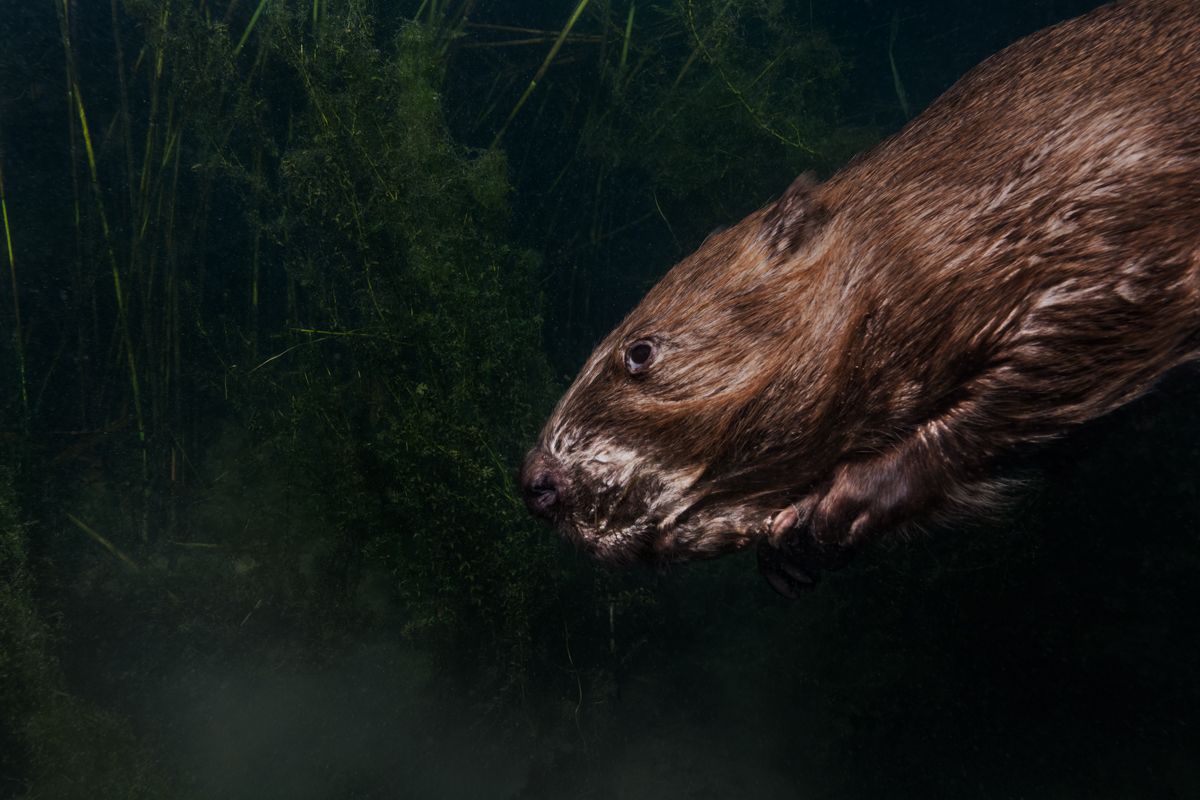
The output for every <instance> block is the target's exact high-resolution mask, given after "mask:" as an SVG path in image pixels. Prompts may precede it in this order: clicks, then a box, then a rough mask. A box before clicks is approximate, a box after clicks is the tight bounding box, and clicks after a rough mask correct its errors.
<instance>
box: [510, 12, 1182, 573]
mask: <svg viewBox="0 0 1200 800" xmlns="http://www.w3.org/2000/svg"><path fill="white" fill-rule="evenodd" d="M639 340H648V341H651V342H653V343H654V346H655V347H656V354H655V356H654V361H653V363H652V364H651V365H650V367H649V369H647V370H646V372H645V374H639V375H630V374H629V372H628V370H627V369H626V366H625V361H624V359H625V353H626V351H627V348H628V347H629V346H630V345H631V343H633V342H636V341H639ZM1198 352H1200V2H1196V1H1195V0H1133V1H1132V2H1125V3H1117V4H1114V5H1109V6H1105V7H1102V8H1100V9H1098V10H1096V11H1094V12H1092V13H1091V14H1088V15H1086V16H1084V17H1081V18H1078V19H1075V20H1072V21H1069V22H1066V23H1063V24H1061V25H1058V26H1056V27H1053V28H1049V29H1047V30H1044V31H1041V32H1039V33H1037V34H1034V35H1033V36H1030V37H1028V38H1026V39H1024V40H1022V41H1020V42H1018V43H1017V44H1015V45H1013V46H1012V47H1010V48H1008V49H1007V50H1005V51H1003V52H1001V53H999V54H998V55H996V56H993V57H992V58H990V59H988V60H987V61H985V62H984V63H983V64H981V65H980V66H978V67H977V68H975V69H974V70H972V71H971V72H970V73H969V74H968V75H966V76H965V77H964V78H962V79H961V80H960V81H959V82H958V83H957V84H955V86H953V87H952V88H951V89H950V90H949V91H948V92H946V94H945V95H943V96H942V97H941V98H939V99H938V100H937V101H936V102H935V103H934V104H933V105H932V106H930V108H929V109H928V110H926V111H925V112H924V113H923V114H921V115H920V116H919V117H917V118H916V119H915V120H913V122H912V123H910V124H909V125H908V126H907V127H906V128H905V129H904V130H902V131H901V132H900V133H899V134H897V135H896V136H894V137H893V138H891V139H889V140H888V141H886V142H884V143H883V144H881V145H880V146H878V147H877V148H875V149H874V150H873V151H872V152H871V153H869V154H868V155H866V156H865V157H862V158H860V159H859V160H857V161H856V162H854V163H852V164H851V165H849V166H848V167H846V168H845V169H844V170H842V171H841V172H839V173H838V174H836V175H835V176H833V178H831V179H830V180H829V181H827V182H826V183H824V184H822V185H817V184H816V183H815V182H814V181H813V180H812V179H811V178H808V177H802V178H800V179H798V180H797V182H796V183H795V184H794V185H793V186H792V188H791V189H789V190H788V191H787V193H785V194H784V196H783V197H782V198H781V199H780V200H779V201H777V202H776V203H775V204H773V205H771V206H768V207H767V208H765V209H763V210H761V211H759V212H757V213H755V214H752V215H751V216H749V217H748V218H746V219H745V220H743V221H742V222H741V223H739V224H738V225H736V226H734V227H733V228H730V229H728V230H726V231H724V232H722V233H720V234H717V235H714V236H712V237H710V239H709V240H708V241H706V242H705V243H704V245H702V246H701V248H700V249H699V250H698V251H697V252H696V253H694V254H693V255H692V256H690V257H688V258H687V259H685V260H684V261H683V262H681V263H680V264H678V265H677V266H676V267H675V268H673V269H672V270H671V271H670V272H669V273H668V274H667V275H666V276H665V277H664V278H663V280H662V281H661V282H660V283H659V284H658V285H657V286H655V287H654V288H653V289H652V290H651V291H650V293H649V294H648V295H647V296H646V298H645V299H644V300H643V301H642V303H641V304H640V305H639V306H638V307H637V308H636V309H635V310H634V311H633V312H632V313H631V314H630V315H629V316H628V317H627V318H626V319H625V321H624V322H622V323H621V324H620V325H619V326H618V327H617V328H616V330H614V331H613V332H612V333H611V334H610V335H609V336H608V337H607V338H606V339H605V340H604V341H603V342H602V343H601V344H600V346H599V347H598V348H597V349H596V351H595V353H593V355H592V357H591V358H590V359H589V361H588V363H587V364H586V365H585V366H584V368H583V370H582V371H581V373H580V375H579V377H578V378H577V379H576V381H575V383H574V385H573V386H572V387H571V389H570V390H569V391H568V392H567V394H566V395H565V396H564V398H563V399H562V401H561V402H560V404H559V406H558V408H557V409H556V410H555V412H554V415H553V416H552V418H551V420H550V421H549V422H548V423H547V426H546V429H545V431H544V432H543V435H542V438H541V440H540V441H539V445H538V447H537V448H536V449H535V451H534V452H533V453H531V455H530V458H529V459H528V460H527V466H526V468H525V470H524V473H523V477H524V479H525V483H526V485H527V487H528V486H529V485H530V482H531V481H533V480H534V479H535V478H536V477H537V476H539V475H540V476H543V477H545V480H546V481H549V482H550V484H552V485H553V487H554V489H555V490H556V493H555V494H554V495H553V496H551V499H553V500H555V501H556V502H554V503H553V508H552V509H551V510H550V511H549V512H548V515H549V516H552V517H553V518H554V519H555V520H556V521H557V522H558V524H559V525H560V527H561V528H562V529H563V530H564V531H565V532H566V533H567V534H568V535H570V536H572V537H573V538H575V539H576V540H577V541H578V542H580V543H581V544H583V545H584V546H585V547H587V548H588V549H589V550H591V551H592V552H594V553H596V554H597V555H598V556H600V557H602V558H607V559H610V560H632V559H646V558H652V559H653V558H686V557H697V556H708V555H715V554H719V553H721V552H727V551H730V550H734V549H738V548H740V547H744V546H746V545H748V544H750V543H751V542H754V541H763V540H767V541H768V542H769V545H768V546H779V547H783V546H785V545H786V544H787V543H788V542H789V541H793V540H799V541H811V540H813V539H815V540H816V541H823V542H834V543H838V544H845V543H850V542H853V541H856V540H859V539H861V538H862V537H865V536H868V535H871V534H873V533H876V532H884V531H887V530H892V529H896V528H898V527H901V526H904V525H906V524H908V523H911V522H914V521H920V520H921V519H923V518H927V517H929V516H931V515H938V514H947V513H951V512H953V511H955V510H956V509H960V508H961V507H964V506H985V505H987V504H988V503H989V502H990V501H991V500H992V498H993V495H994V493H992V492H990V491H988V489H987V487H988V485H989V468H990V467H991V465H992V464H993V463H994V461H995V459H996V457H997V456H999V455H1001V454H1003V453H1005V452H1006V451H1008V450H1010V449H1011V448H1013V447H1014V446H1017V445H1020V444H1023V443H1029V442H1037V441H1041V440H1045V439H1048V438H1050V437H1053V436H1056V435H1059V434H1061V433H1062V432H1064V431H1066V430H1068V429H1069V428H1071V427H1072V426H1075V425H1077V424H1079V423H1082V422H1085V421H1087V420H1089V419H1092V418H1095V417H1097V416H1099V415H1102V414H1105V413H1107V412H1109V411H1111V410H1113V409H1114V408H1116V407H1118V406H1120V405H1122V404H1123V403H1126V402H1128V401H1129V400H1131V399H1133V398H1135V397H1137V396H1138V395H1139V394H1141V393H1143V392H1144V391H1146V389H1147V388H1148V387H1150V386H1151V385H1152V384H1153V383H1154V381H1155V380H1156V379H1157V378H1159V377H1160V376H1161V375H1162V374H1163V373H1164V372H1166V371H1167V370H1169V369H1171V368H1172V367H1174V366H1176V365H1178V364H1180V363H1181V362H1184V361H1186V360H1189V359H1192V358H1195V357H1196V356H1197V354H1198ZM550 484H547V485H550ZM547 505H549V503H547ZM784 510H786V511H787V513H786V514H782V513H781V512H782V511H784ZM773 519H774V520H775V524H772V520H773ZM792 574H793V576H795V574H796V573H794V572H793V573H792Z"/></svg>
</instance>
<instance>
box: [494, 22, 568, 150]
mask: <svg viewBox="0 0 1200 800" xmlns="http://www.w3.org/2000/svg"><path fill="white" fill-rule="evenodd" d="M587 5H588V0H579V4H578V5H576V6H575V10H574V11H573V12H572V13H571V18H570V19H568V20H567V24H566V26H564V27H563V29H562V30H561V31H559V34H558V38H557V39H556V40H555V41H554V46H553V47H551V48H550V52H549V53H547V54H546V59H545V60H544V61H543V62H542V65H541V66H540V67H538V71H537V72H536V73H535V74H534V76H533V80H531V81H530V82H529V86H527V87H526V88H525V92H524V93H523V94H522V95H521V99H520V100H518V101H517V104H516V105H515V106H513V110H512V111H511V112H510V113H509V115H508V119H506V120H504V124H503V125H501V126H500V130H498V131H496V138H494V139H492V144H491V148H490V149H495V147H496V145H498V144H500V139H501V137H503V136H504V132H505V131H506V130H508V126H509V123H511V122H512V121H513V119H514V118H515V117H516V116H517V113H518V112H519V111H520V110H521V107H522V106H524V105H525V101H526V100H528V99H529V96H530V95H531V94H533V90H534V89H536V88H537V85H538V81H540V80H541V79H542V77H543V76H544V75H545V74H546V71H547V70H548V69H550V65H551V64H552V63H554V58H555V56H557V55H558V51H559V50H561V49H562V46H563V42H565V41H566V40H567V37H568V36H569V35H570V34H571V29H572V28H574V27H575V23H576V22H578V21H579V18H580V17H581V16H582V15H583V11H584V9H585V8H587Z"/></svg>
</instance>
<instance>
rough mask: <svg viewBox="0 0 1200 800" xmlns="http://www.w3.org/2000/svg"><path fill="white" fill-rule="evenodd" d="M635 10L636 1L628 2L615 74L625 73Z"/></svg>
mask: <svg viewBox="0 0 1200 800" xmlns="http://www.w3.org/2000/svg"><path fill="white" fill-rule="evenodd" d="M635 11H637V3H630V4H629V16H627V17H626V18H625V41H624V42H623V43H622V44H621V62H620V63H619V64H617V76H618V77H620V76H621V75H623V74H624V73H625V62H626V61H627V60H628V59H629V39H630V37H631V35H632V34H633V14H634V12H635Z"/></svg>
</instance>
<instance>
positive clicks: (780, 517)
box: [758, 505, 853, 600]
mask: <svg viewBox="0 0 1200 800" xmlns="http://www.w3.org/2000/svg"><path fill="white" fill-rule="evenodd" d="M807 518H808V515H807V514H805V513H804V509H803V508H802V507H799V506H796V505H790V506H788V507H787V508H785V509H783V510H782V511H780V512H779V513H777V514H776V515H775V516H774V517H772V518H771V521H770V523H769V524H768V526H767V536H766V538H764V539H762V540H761V541H760V542H759V543H758V571H759V573H761V574H762V576H763V578H764V579H766V581H767V583H768V584H770V586H771V588H772V589H774V590H775V591H776V592H778V593H779V594H781V595H783V596H784V597H786V598H788V599H790V600H795V599H796V598H797V597H799V596H800V593H801V592H804V591H808V590H810V589H812V588H813V587H814V586H816V585H817V582H818V581H819V580H820V577H821V572H822V571H824V570H835V569H839V568H840V567H843V566H845V565H846V563H847V562H849V561H850V558H851V557H852V556H853V549H852V548H851V547H849V546H847V545H830V544H824V543H822V542H820V541H818V540H817V539H815V538H814V537H813V536H812V535H811V534H810V532H809V531H799V530H797V529H798V528H800V527H802V526H804V523H805V521H806V520H807Z"/></svg>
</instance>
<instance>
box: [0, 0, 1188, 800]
mask: <svg viewBox="0 0 1200 800" xmlns="http://www.w3.org/2000/svg"><path fill="white" fill-rule="evenodd" d="M1095 5H1096V3H1094V2H1085V1H1084V0H1078V1H1077V0H1058V1H1057V2H1056V1H1055V0H1021V2H1012V3H1008V4H999V3H982V2H962V3H960V2H940V1H939V0H911V1H901V0H875V1H874V2H872V1H870V0H851V1H850V2H832V0H824V1H821V0H809V1H806V2H791V0H748V1H747V2H736V1H735V2H725V0H673V1H667V2H661V3H649V2H630V0H591V2H586V1H585V2H582V3H579V4H578V5H576V4H575V3H574V2H566V3H544V2H539V3H535V2H529V1H526V2H520V1H518V0H507V1H506V2H486V0H440V1H439V0H424V2H409V1H406V2H397V3H384V2H367V0H262V1H261V2H259V0H240V1H239V0H217V1H216V2H214V1H212V0H172V2H166V0H159V2H152V1H151V0H112V2H111V3H106V2H101V1H100V0H39V2H26V1H25V0H3V2H0V37H2V38H0V42H2V43H3V46H2V47H0V65H2V68H0V170H2V175H0V184H2V191H0V200H2V201H3V209H4V212H5V213H4V233H5V245H6V246H5V248H4V249H3V250H0V268H2V272H3V273H4V279H3V280H2V281H0V330H2V331H3V336H2V337H0V376H2V377H0V381H2V382H3V383H2V384H0V385H2V386H3V389H4V391H3V393H0V490H2V491H0V796H4V797H8V796H12V797H27V798H60V797H61V798H74V797H80V798H84V797H86V798H98V797H99V798H109V797H112V798H116V797H147V798H162V797H172V798H174V797H179V798H272V797H279V798H376V797H379V798H383V797H387V798H391V797H417V798H450V797H462V798H476V797H480V798H490V797H495V798H521V799H522V800H526V799H528V800H533V799H534V798H637V797H665V798H725V797H755V798H759V797H761V798H784V797H795V798H878V797H913V798H917V797H921V798H926V797H954V798H958V797H978V798H1047V799H1049V798H1056V799H1057V798H1072V797H1104V798H1142V797H1146V798H1149V797H1155V798H1168V797H1179V798H1183V797H1194V796H1196V794H1197V793H1198V792H1200V759H1198V756H1200V733H1198V731H1197V723H1198V722H1200V688H1198V687H1200V683H1198V682H1197V680H1196V677H1197V675H1198V674H1200V649H1198V648H1197V641H1198V640H1200V615H1198V614H1197V613H1196V611H1195V609H1197V608H1200V580H1198V578H1200V541H1198V540H1197V531H1198V530H1200V495H1198V494H1197V489H1196V487H1197V485H1198V482H1200V467H1198V466H1197V464H1198V462H1197V458H1196V456H1197V454H1198V453H1200V426H1198V425H1197V421H1196V420H1197V418H1196V414H1195V402H1194V397H1195V392H1196V389H1197V386H1198V384H1197V379H1196V376H1195V374H1194V373H1189V374H1184V375H1179V376H1175V377H1173V378H1172V379H1170V380H1168V381H1167V382H1166V384H1165V385H1164V386H1163V387H1161V388H1160V389H1159V390H1158V391H1156V392H1155V393H1154V394H1153V395H1152V396H1151V397H1149V398H1147V399H1145V400H1143V401H1139V403H1137V404H1135V405H1134V406H1132V407H1130V408H1128V409H1125V410H1123V411H1122V412H1120V413H1118V414H1117V415H1115V416H1114V417H1112V418H1109V419H1106V420H1103V421H1101V422H1100V423H1098V424H1096V425H1093V426H1091V427H1090V428H1087V429H1085V430H1084V431H1082V432H1080V433H1079V434H1078V435H1076V436H1074V437H1072V438H1070V439H1068V440H1066V441H1065V442H1062V443H1060V444H1057V445H1055V446H1053V447H1051V448H1049V449H1047V450H1044V451H1041V452H1038V453H1033V454H1028V455H1022V460H1021V461H1020V463H1019V464H1017V465H1016V466H1015V468H1016V469H1017V471H1018V472H1020V474H1027V475H1028V476H1029V478H1028V479H1029V483H1030V488H1029V490H1028V491H1027V492H1026V494H1025V495H1024V498H1025V499H1024V500H1023V502H1022V504H1021V505H1019V506H1018V507H1017V508H1016V509H1015V510H1014V511H1013V512H1012V513H1011V515H1010V516H1009V517H1008V518H1006V519H1004V520H1003V521H1000V522H996V523H993V524H989V525H987V526H981V527H979V528H977V529H971V530H949V531H938V532H936V533H935V534H934V535H931V536H929V537H927V538H923V539H919V540H916V541H912V542H891V543H885V544H882V545H880V546H879V547H876V548H874V549H872V550H871V551H870V552H868V553H864V554H863V555H861V556H860V557H859V558H858V559H857V560H856V561H855V563H853V564H852V565H851V566H849V567H847V568H846V569H845V570H843V571H841V572H839V573H837V574H835V575H832V576H830V577H829V578H828V579H826V580H825V581H824V582H823V583H822V585H821V586H820V587H819V588H818V590H817V591H815V592H813V593H811V594H810V595H808V596H805V597H803V598H801V599H800V600H799V601H798V602H794V603H789V602H786V601H784V600H782V599H780V598H778V597H776V596H775V595H774V594H773V593H772V592H771V591H770V589H769V588H767V587H766V585H765V584H763V582H762V581H761V580H760V578H759V577H758V575H757V574H756V571H755V566H754V559H753V556H752V555H750V556H737V557H731V558H727V559H723V560H720V561H717V562H712V563H707V564H701V565H692V566H686V567H683V566H681V567H675V568H671V569H664V570H650V569H633V570H628V571H612V570H606V569H603V568H600V567H598V566H596V565H595V564H593V563H591V562H589V561H588V560H586V559H585V558H583V557H581V556H578V555H576V554H575V553H573V552H572V551H571V550H570V549H569V548H568V547H566V546H565V545H563V544H561V543H560V542H559V541H557V540H556V539H555V538H554V536H553V535H552V534H551V533H550V532H549V531H548V530H546V529H544V528H542V527H541V526H539V525H538V524H536V523H535V522H534V521H533V520H531V519H530V518H529V517H528V515H527V513H526V512H525V509H524V507H523V506H522V504H521V501H520V499H519V496H518V494H517V492H516V487H515V485H514V479H515V471H516V468H517V465H518V464H519V463H520V459H521V457H522V455H523V453H524V452H525V449H526V448H527V447H528V446H529V444H530V443H531V442H532V440H533V438H534V436H535V435H536V433H537V430H538V427H539V426H540V424H541V421H542V420H543V419H544V418H545V416H546V414H547V413H548V412H549V410H550V408H551V407H552V405H553V403H554V401H555V399H556V398H557V396H558V395H559V393H560V392H561V391H562V390H563V389H564V388H565V386H566V385H567V383H568V382H569V380H570V377H571V376H572V375H573V373H574V371H575V370H576V369H577V368H578V366H579V365H580V363H581V362H582V360H583V358H584V357H585V356H586V354H587V353H588V352H589V350H590V349H591V347H592V346H593V344H594V343H595V342H596V341H598V339H599V338H600V337H601V336H603V335H604V333H605V332H606V331H607V330H608V329H609V328H610V327H611V326H612V325H613V324H614V323H615V322H616V321H618V320H619V319H620V318H621V316H622V315H623V314H624V313H625V312H626V311H627V310H628V309H629V308H631V307H632V305H633V304H634V303H636V301H637V299H638V298H639V297H640V296H641V295H642V294H643V293H644V292H645V291H646V289H647V288H648V287H649V286H650V285H652V284H653V283H654V281H655V280H656V279H657V278H658V277H659V276H661V275H662V274H663V273H664V272H665V271H666V269H667V268H668V267H669V266H670V265H671V264H673V263H674V262H675V261H677V260H678V259H679V258H681V257H682V256H684V255H686V254H687V253H688V252H690V251H691V250H692V249H694V248H695V247H696V246H697V245H698V244H699V243H700V242H701V241H702V240H703V239H704V237H705V236H706V235H707V234H708V233H709V232H710V231H711V230H713V229H714V228H716V227H718V226H721V225H727V224H730V223H733V222H735V221H736V220H738V219H739V218H741V217H742V216H743V215H745V214H746V213H748V212H750V211H752V210H754V209H756V208H758V207H760V206H761V205H762V204H763V203H764V202H765V201H766V200H768V199H769V198H771V197H773V196H775V195H777V194H778V193H779V192H780V191H782V190H783V189H784V188H785V187H786V186H787V184H788V183H789V182H790V180H791V178H792V177H793V176H795V175H796V174H799V173H800V172H803V171H806V170H813V171H815V172H816V173H818V174H819V175H821V176H825V175H828V174H829V173H831V172H832V171H834V170H836V169H837V168H838V167H839V166H840V165H842V164H844V163H845V162H846V161H848V160H849V159H850V158H851V157H852V156H853V155H854V154H856V153H858V152H861V151H863V150H865V149H866V148H868V147H870V146H871V145H872V144H873V143H875V142H877V141H879V140H880V139H881V138H882V137H884V136H886V135H887V134H889V133H891V132H893V131H895V130H897V129H898V128H899V127H900V126H901V125H902V124H903V123H904V122H905V119H906V118H907V117H908V116H910V115H913V114H916V113H918V112H919V111H920V109H921V108H923V107H924V106H925V105H926V104H928V102H929V101H931V100H932V99H933V98H934V97H936V96H937V95H938V94H939V93H940V92H941V91H943V90H944V89H945V88H946V87H948V86H949V85H950V84H951V83H952V82H953V81H954V80H955V79H956V78H957V77H959V76H960V75H961V74H962V73H963V72H965V71H966V70H967V69H969V68H970V67H971V66H972V65H973V64H975V63H977V62H978V61H979V60H981V59H982V58H984V57H986V56H987V55H989V54H991V53H993V52H995V51H996V50H998V49H1000V48H1001V47H1003V46H1004V45H1006V44H1007V43H1009V42H1011V41H1013V40H1015V39H1016V38H1019V37H1020V36H1021V35H1023V34H1025V33H1027V32H1030V31H1033V30H1036V29H1038V28H1040V27H1043V26H1045V25H1048V24H1051V23H1053V22H1055V21H1058V20H1061V19H1064V18H1066V17H1068V16H1071V15H1073V14H1076V13H1081V12H1083V11H1086V10H1088V9H1089V8H1091V7H1093V6H1095Z"/></svg>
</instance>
